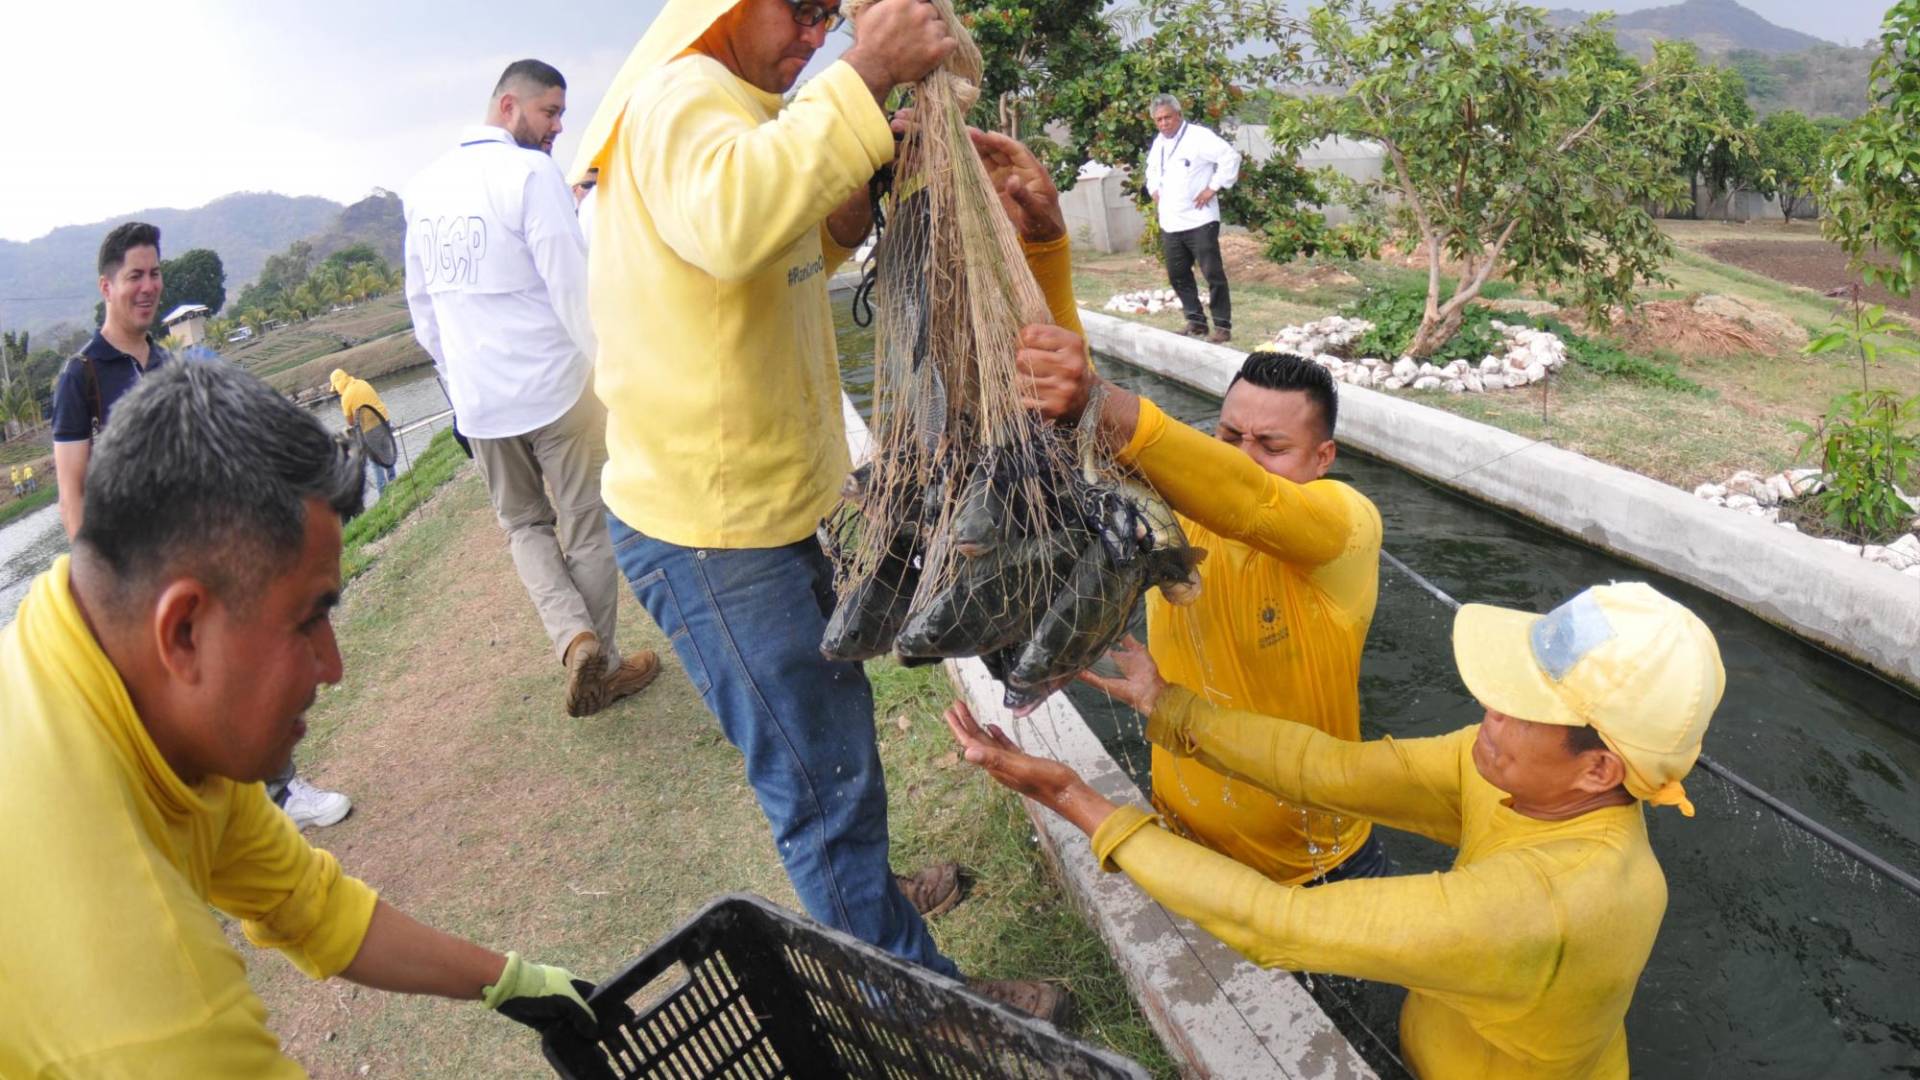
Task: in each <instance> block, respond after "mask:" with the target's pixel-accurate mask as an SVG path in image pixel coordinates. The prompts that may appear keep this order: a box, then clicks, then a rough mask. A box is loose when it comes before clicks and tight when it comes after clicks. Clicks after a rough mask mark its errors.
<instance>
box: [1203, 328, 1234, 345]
mask: <svg viewBox="0 0 1920 1080" xmlns="http://www.w3.org/2000/svg"><path fill="white" fill-rule="evenodd" d="M1207 340H1208V341H1210V342H1212V343H1214V344H1215V345H1225V344H1226V343H1227V342H1229V341H1232V340H1233V331H1231V330H1229V329H1227V328H1226V327H1224V326H1216V327H1214V330H1213V333H1211V334H1208V335H1207Z"/></svg>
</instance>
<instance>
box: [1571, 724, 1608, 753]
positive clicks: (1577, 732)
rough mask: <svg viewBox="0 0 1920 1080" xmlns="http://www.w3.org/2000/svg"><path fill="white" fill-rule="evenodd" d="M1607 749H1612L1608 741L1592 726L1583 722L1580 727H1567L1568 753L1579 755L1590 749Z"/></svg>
mask: <svg viewBox="0 0 1920 1080" xmlns="http://www.w3.org/2000/svg"><path fill="white" fill-rule="evenodd" d="M1607 749H1610V747H1608V746H1607V741H1606V740H1605V739H1602V738H1601V737H1600V732H1598V731H1596V730H1594V728H1593V727H1592V726H1590V725H1587V724H1582V725H1580V726H1579V727H1570V728H1568V729H1567V753H1569V754H1573V755H1576V756H1578V755H1580V754H1584V753H1586V752H1587V751H1589V750H1607Z"/></svg>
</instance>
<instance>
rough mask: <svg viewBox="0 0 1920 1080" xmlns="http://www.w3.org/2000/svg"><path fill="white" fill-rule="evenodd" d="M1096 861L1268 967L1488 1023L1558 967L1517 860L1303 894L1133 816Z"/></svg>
mask: <svg viewBox="0 0 1920 1080" xmlns="http://www.w3.org/2000/svg"><path fill="white" fill-rule="evenodd" d="M1143 823H1144V824H1143ZM1093 852H1094V856H1095V857H1096V858H1097V859H1099V860H1100V865H1101V866H1102V867H1104V868H1106V869H1107V870H1110V871H1111V870H1120V871H1124V872H1125V873H1126V875H1127V876H1128V877H1130V878H1132V879H1133V881H1134V882H1135V883H1136V884H1138V885H1139V886H1140V888H1141V889H1142V890H1144V891H1145V892H1146V893H1147V895H1149V896H1151V897H1153V898H1154V899H1155V900H1157V901H1159V902H1160V903H1161V904H1164V905H1165V906H1166V907H1167V908H1168V909H1169V910H1171V911H1173V912H1175V913H1176V914H1179V915H1183V916H1185V917H1186V918H1189V919H1192V920H1193V921H1194V922H1196V923H1198V924H1200V926H1202V927H1204V928H1205V929H1206V930H1207V932H1208V933H1210V934H1212V935H1214V936H1215V937H1217V938H1219V939H1220V940H1221V941H1224V942H1226V943H1227V944H1228V945H1230V946H1232V947H1233V948H1234V949H1235V950H1237V951H1238V952H1240V953H1241V954H1242V955H1244V956H1245V957H1247V959H1249V960H1252V961H1253V962H1254V963H1256V964H1259V965H1261V966H1263V967H1278V968H1286V969H1288V970H1290V971H1321V972H1328V973H1331V974H1338V975H1350V976H1353V977H1355V978H1361V979H1375V980H1378V981H1380V982H1391V983H1399V984H1400V985H1402V986H1406V987H1409V988H1412V989H1415V990H1423V991H1426V992H1428V993H1432V994H1435V995H1436V996H1439V997H1441V998H1442V999H1443V1000H1447V1001H1449V1002H1451V1003H1452V1004H1454V1005H1455V1006H1456V1007H1460V1008H1462V1010H1463V1011H1466V1012H1468V1013H1469V1014H1473V1013H1475V1012H1478V1013H1480V1014H1481V1015H1487V1014H1488V1013H1490V1012H1493V1011H1495V1010H1498V1009H1503V1008H1504V1009H1511V1008H1513V1007H1517V1006H1522V1005H1524V1004H1526V1003H1528V1002H1530V1001H1532V1000H1534V999H1535V998H1537V997H1538V996H1539V993H1540V991H1541V990H1542V988H1543V987H1544V986H1545V985H1546V984H1547V981H1548V980H1549V979H1551V978H1552V976H1553V972H1554V970H1555V967H1556V965H1557V963H1558V960H1559V955H1560V943H1561V941H1562V938H1563V935H1562V934H1561V932H1560V927H1559V925H1558V921H1557V918H1556V916H1555V915H1554V910H1555V908H1554V905H1553V903H1552V897H1551V895H1550V893H1549V892H1548V890H1547V886H1546V883H1545V881H1544V879H1542V878H1541V877H1540V876H1539V875H1538V874H1536V873H1534V872H1533V871H1532V869H1531V868H1530V866H1529V865H1528V864H1527V863H1526V861H1525V860H1524V859H1521V858H1518V857H1514V858H1498V857H1496V858H1493V859H1489V860H1486V861H1484V862H1481V863H1475V864H1473V865H1471V866H1468V867H1464V868H1462V869H1458V870H1452V871H1449V872H1447V873H1444V874H1419V875H1407V876H1403V877H1387V878H1364V879H1358V880H1352V881H1339V882H1334V883H1332V884H1329V885H1321V886H1318V887H1315V888H1311V889H1303V888H1297V887H1293V886H1287V885H1280V884H1276V883H1275V882H1273V881H1272V880H1271V879H1269V878H1267V877H1266V876H1264V875H1262V874H1260V873H1258V872H1256V871H1254V870H1251V869H1249V868H1247V867H1245V866H1242V865H1240V864H1239V863H1237V862H1234V861H1233V860H1232V859H1229V858H1227V857H1226V856H1225V855H1221V854H1219V853H1218V852H1215V851H1211V850H1208V849H1207V848H1204V847H1201V846H1200V845H1199V844H1196V843H1194V842H1193V841H1191V840H1187V839H1184V838H1182V837H1179V836H1175V835H1174V834H1172V833H1170V832H1168V831H1167V830H1165V829H1163V828H1160V827H1159V826H1158V825H1157V824H1155V823H1153V822H1152V820H1151V819H1150V818H1148V817H1147V815H1146V814H1145V812H1143V811H1141V810H1140V809H1139V808H1138V807H1131V806H1128V807H1122V808H1121V809H1119V810H1117V811H1115V812H1114V813H1113V814H1111V815H1109V816H1108V818H1107V820H1106V821H1105V822H1104V823H1102V824H1101V826H1100V828H1099V829H1098V830H1096V831H1095V832H1094V835H1093Z"/></svg>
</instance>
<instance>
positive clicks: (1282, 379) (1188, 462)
mask: <svg viewBox="0 0 1920 1080" xmlns="http://www.w3.org/2000/svg"><path fill="white" fill-rule="evenodd" d="M1027 344H1028V348H1027V349H1026V350H1025V351H1024V352H1023V353H1022V355H1021V363H1022V365H1023V366H1024V367H1025V369H1026V370H1027V372H1028V374H1029V375H1030V376H1031V377H1033V378H1035V379H1036V380H1038V382H1037V383H1036V386H1037V387H1038V388H1039V389H1040V390H1042V391H1047V392H1050V393H1051V396H1048V397H1047V399H1046V400H1045V401H1044V402H1040V403H1041V404H1043V405H1044V406H1045V411H1047V412H1048V414H1049V415H1051V416H1054V417H1061V416H1064V415H1071V416H1078V415H1079V411H1080V409H1081V408H1082V407H1083V406H1084V403H1085V401H1086V400H1087V395H1088V394H1089V393H1090V392H1091V389H1092V387H1093V386H1094V385H1095V384H1096V383H1099V382H1100V381H1101V380H1100V379H1099V376H1098V375H1096V374H1095V373H1094V372H1093V371H1092V370H1091V368H1090V367H1088V365H1087V364H1086V362H1085V348H1084V345H1083V344H1082V343H1081V341H1080V340H1079V339H1078V338H1077V337H1076V336H1074V335H1072V334H1071V333H1069V332H1068V331H1066V330H1063V329H1059V328H1040V329H1034V330H1029V331H1028V332H1027ZM1105 386H1106V393H1105V395H1104V400H1105V402H1106V406H1105V409H1104V410H1103V411H1104V412H1106V413H1109V414H1113V415H1114V416H1115V417H1117V420H1116V422H1114V423H1107V424H1104V428H1105V437H1106V438H1107V440H1108V442H1109V443H1110V444H1111V445H1112V446H1113V447H1114V448H1115V449H1116V450H1117V451H1118V452H1119V453H1120V456H1121V457H1122V458H1123V459H1124V460H1126V461H1129V462H1131V463H1132V464H1133V465H1135V466H1136V467H1138V468H1139V469H1140V471H1141V473H1142V474H1143V475H1144V476H1145V477H1146V479H1147V482H1148V483H1150V484H1152V485H1153V487H1154V489H1155V490H1157V491H1158V492H1159V493H1160V494H1161V495H1162V496H1163V497H1164V498H1165V499H1166V500H1167V502H1168V503H1169V504H1170V505H1171V506H1172V507H1173V509H1174V510H1175V511H1177V512H1178V513H1179V514H1180V524H1181V526H1182V527H1183V528H1184V529H1185V530H1186V533H1187V539H1188V540H1189V541H1190V542H1191V543H1192V544H1193V545H1194V546H1195V547H1197V548H1203V549H1205V550H1206V551H1207V553H1208V554H1207V558H1206V561H1205V562H1203V563H1201V564H1200V576H1201V584H1202V588H1201V591H1200V599H1199V600H1198V601H1197V602H1196V603H1194V604H1193V605H1191V606H1189V607H1176V606H1174V605H1172V604H1169V603H1168V602H1167V601H1166V600H1165V599H1164V598H1163V597H1162V596H1161V595H1160V593H1159V592H1158V591H1154V592H1152V593H1149V594H1148V598H1147V643H1148V646H1149V647H1150V648H1151V649H1152V650H1153V658H1154V660H1155V661H1156V662H1157V663H1158V664H1159V666H1160V669H1161V670H1162V671H1164V672H1165V673H1166V677H1167V679H1168V681H1169V682H1172V683H1174V684H1175V685H1177V686H1183V687H1185V688H1187V689H1188V690H1191V691H1193V692H1195V693H1197V694H1200V695H1201V696H1203V697H1204V698H1206V699H1207V700H1208V701H1210V702H1212V703H1214V704H1216V705H1221V706H1225V707H1230V708H1235V709H1245V710H1248V711H1250V712H1256V713H1262V714H1265V715H1267V716H1284V717H1286V718H1288V719H1289V720H1293V721H1295V722H1297V723H1301V724H1306V725H1308V726H1309V727H1313V728H1317V729H1319V730H1321V731H1324V732H1326V733H1327V734H1329V735H1332V736H1334V737H1335V738H1340V739H1348V740H1357V739H1359V738H1360V690H1359V679H1360V654H1361V652H1362V651H1363V650H1364V649H1365V648H1366V643H1367V630H1368V628H1369V627H1370V626H1371V625H1372V623H1373V608H1374V601H1375V599H1376V598H1377V596H1378V594H1379V587H1380V529H1381V527H1380V512H1379V511H1378V510H1377V509H1375V507H1374V505H1373V503H1372V502H1371V501H1370V500H1369V499H1368V498H1367V497H1366V496H1365V495H1362V494H1361V493H1360V492H1358V491H1356V490H1355V489H1354V488H1352V487H1351V486H1349V485H1347V484H1345V483H1343V482H1341V481H1339V480H1334V479H1330V478H1328V477H1327V471H1328V470H1329V469H1330V468H1332V466H1333V462H1334V458H1335V456H1336V454H1337V452H1338V451H1337V449H1336V447H1335V444H1334V441H1333V438H1334V428H1335V425H1336V423H1337V421H1338V418H1339V398H1338V396H1337V395H1336V393H1335V391H1334V384H1333V378H1332V376H1330V375H1328V374H1327V372H1326V369H1324V368H1322V367H1320V366H1319V365H1318V364H1315V363H1313V362H1312V361H1309V360H1304V359H1302V358H1300V357H1297V356H1292V355H1289V354H1285V353H1278V352H1265V351H1258V352H1254V353H1252V354H1251V355H1249V356H1248V357H1247V359H1246V362H1245V364H1244V365H1243V366H1242V367H1241V369H1240V372H1239V374H1237V375H1235V376H1234V379H1233V383H1232V384H1231V386H1229V387H1228V389H1227V395H1226V398H1225V399H1224V400H1223V401H1222V402H1221V407H1220V421H1219V425H1218V427H1217V429H1216V434H1217V438H1211V439H1210V438H1208V437H1207V436H1205V435H1203V434H1201V433H1200V432H1198V431H1195V430H1193V429H1192V428H1190V427H1188V426H1187V425H1185V424H1182V423H1180V422H1179V421H1177V420H1171V419H1169V418H1168V417H1167V415H1166V414H1165V413H1163V412H1161V411H1160V410H1159V409H1158V408H1157V407H1155V406H1154V404H1153V402H1151V401H1147V400H1145V399H1143V398H1140V397H1137V396H1135V395H1134V394H1131V393H1129V392H1127V391H1125V390H1122V389H1120V388H1119V387H1116V386H1113V385H1111V384H1105ZM1153 802H1154V806H1155V807H1156V808H1157V809H1158V810H1159V811H1160V812H1161V813H1162V814H1163V815H1165V816H1166V819H1167V821H1168V823H1169V824H1170V825H1172V826H1173V827H1174V828H1175V829H1177V830H1179V831H1180V832H1182V833H1183V834H1185V835H1187V836H1190V837H1192V838H1193V839H1195V840H1198V841H1200V842H1201V843H1203V844H1205V845H1207V846H1208V847H1210V848H1212V849H1214V850H1215V851H1218V852H1220V853H1221V854H1224V855H1227V856H1230V857H1232V858H1233V859H1234V860H1235V861H1236V862H1239V863H1242V864H1243V865H1246V866H1250V867H1252V868H1253V869H1255V870H1258V871H1260V872H1261V873H1263V874H1265V875H1267V876H1268V877H1270V878H1272V879H1274V880H1275V881H1278V882H1280V883H1281V884H1283V885H1299V884H1305V883H1307V882H1311V881H1315V880H1321V881H1338V880H1341V879H1342V878H1347V877H1373V876H1378V875H1381V874H1385V873H1386V872H1387V869H1388V861H1387V855H1386V852H1385V851H1384V850H1383V849H1382V848H1381V846H1380V842H1379V841H1378V840H1377V839H1374V837H1373V833H1372V826H1371V825H1370V824H1369V823H1368V822H1367V820H1366V819H1365V818H1364V817H1356V816H1354V815H1352V814H1346V813H1326V812H1323V811H1319V810H1310V809H1307V808H1305V807H1301V806H1296V805H1291V804H1289V803H1287V802H1286V801H1285V800H1284V799H1276V798H1275V797H1274V795H1273V794H1272V793H1271V792H1265V791H1260V790H1258V789H1256V788H1254V787H1253V786H1251V785H1249V784H1247V783H1245V782H1244V781H1243V780H1242V779H1240V778H1237V777H1233V776H1227V775H1224V774H1221V773H1219V772H1217V771H1215V770H1214V769H1212V768H1210V767H1209V766H1208V765H1207V764H1206V763H1204V762H1201V761H1197V760H1195V759H1193V758H1191V757H1178V756H1176V755H1173V754H1171V753H1168V752H1167V751H1165V750H1163V749H1159V748H1155V749H1154V751H1153Z"/></svg>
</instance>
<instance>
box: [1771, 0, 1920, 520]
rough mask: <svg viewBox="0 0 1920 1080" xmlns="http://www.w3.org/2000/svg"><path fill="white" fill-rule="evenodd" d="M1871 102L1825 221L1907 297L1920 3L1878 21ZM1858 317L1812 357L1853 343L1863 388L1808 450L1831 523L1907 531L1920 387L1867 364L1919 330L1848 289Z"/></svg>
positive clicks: (1919, 143) (1918, 247)
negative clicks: (1879, 381)
mask: <svg viewBox="0 0 1920 1080" xmlns="http://www.w3.org/2000/svg"><path fill="white" fill-rule="evenodd" d="M1880 42H1881V53H1880V57H1879V59H1877V60H1876V61H1874V65H1873V76H1872V82H1871V83H1870V85H1869V90H1868V97H1869V100H1871V101H1872V105H1871V107H1869V108H1868V110H1867V111H1866V112H1865V113H1864V114H1863V115H1861V116H1860V117H1859V118H1858V119H1856V120H1854V121H1853V122H1852V123H1850V124H1848V125H1847V126H1846V127H1845V128H1843V129H1841V130H1840V131H1839V133H1837V134H1835V135H1834V136H1833V137H1832V138H1831V139H1830V140H1829V141H1828V142H1827V144H1826V151H1825V159H1826V160H1825V163H1824V165H1823V167H1822V170H1821V172H1822V175H1823V176H1830V177H1831V178H1832V180H1833V183H1834V185H1835V186H1834V187H1833V189H1832V190H1831V191H1830V192H1829V193H1828V194H1827V196H1826V200H1825V206H1824V209H1825V211H1826V216H1825V217H1824V219H1823V220H1822V225H1821V229H1822V231H1823V232H1824V233H1825V234H1826V236H1827V238H1828V239H1829V240H1832V241H1834V242H1835V243H1837V244H1839V245H1840V247H1841V248H1843V249H1844V250H1845V251H1846V252H1847V254H1848V256H1849V257H1850V260H1851V266H1852V268H1853V269H1854V270H1855V271H1856V272H1858V273H1859V274H1860V275H1861V278H1862V280H1863V281H1864V282H1865V283H1868V284H1876V285H1880V286H1882V287H1884V288H1885V289H1887V290H1888V291H1889V292H1892V293H1894V294H1895V295H1897V296H1911V295H1912V294H1913V287H1914V283H1915V280H1916V277H1920V0H1899V2H1898V3H1896V4H1894V5H1893V7H1892V8H1891V9H1889V10H1888V11H1887V15H1886V18H1885V20H1883V21H1882V23H1881V35H1880ZM1851 316H1852V317H1851V318H1850V319H1849V320H1846V321H1843V322H1842V323H1840V324H1839V325H1838V326H1837V327H1836V328H1835V329H1834V330H1832V331H1830V332H1828V333H1826V334H1823V335H1821V336H1820V337H1818V338H1815V339H1814V340H1813V342H1812V343H1811V344H1809V345H1808V346H1807V352H1808V353H1809V354H1815V355H1818V354H1822V353H1834V352H1842V351H1851V352H1853V353H1855V354H1857V355H1858V357H1859V359H1860V389H1859V390H1857V391H1851V392H1849V393H1846V394H1841V395H1839V396H1837V397H1835V398H1834V399H1833V401H1831V402H1830V403H1829V404H1828V407H1827V412H1826V413H1825V415H1823V416H1821V418H1820V419H1819V421H1818V422H1817V423H1814V424H1810V425H1809V424H1796V425H1794V427H1795V428H1796V430H1799V431H1800V432H1801V433H1803V434H1804V435H1805V436H1806V440H1805V442H1804V443H1803V444H1802V446H1801V453H1802V455H1803V456H1808V457H1816V458H1818V460H1819V461H1820V462H1821V464H1822V467H1823V468H1824V469H1825V470H1826V472H1827V476H1828V482H1829V485H1830V488H1829V491H1828V492H1827V493H1825V496H1824V497H1825V500H1826V501H1825V506H1826V510H1827V517H1828V521H1829V522H1830V523H1832V524H1834V525H1836V526H1838V527H1839V528H1841V529H1842V530H1843V531H1846V532H1848V533H1849V534H1851V535H1853V536H1855V537H1857V538H1861V539H1876V538H1885V537H1888V536H1890V535H1893V534H1895V533H1897V532H1898V531H1899V530H1901V529H1903V528H1904V527H1905V526H1906V524H1907V522H1908V520H1909V519H1910V518H1911V516H1912V508H1911V507H1909V506H1908V505H1907V504H1906V502H1905V500H1904V499H1902V498H1901V497H1900V491H1899V489H1900V487H1901V485H1915V486H1920V485H1916V484H1915V481H1916V479H1917V478H1920V477H1917V475H1916V474H1920V434H1915V431H1914V429H1915V427H1916V425H1920V395H1915V396H1913V397H1909V398H1907V399H1905V400H1902V399H1900V398H1899V397H1898V396H1897V395H1895V394H1892V393H1890V392H1888V391H1886V390H1875V389H1873V387H1872V385H1871V378H1870V375H1869V369H1870V368H1871V366H1872V365H1873V364H1874V362H1875V361H1877V360H1878V359H1879V357H1880V355H1881V354H1882V353H1885V352H1889V351H1891V352H1896V353H1901V354H1905V355H1913V354H1915V353H1916V352H1920V350H1917V349H1916V348H1915V342H1914V339H1913V333H1912V331H1911V330H1910V329H1908V327H1907V325H1906V324H1905V323H1903V322H1899V321H1896V320H1894V319H1890V318H1888V317H1887V314H1886V309H1885V308H1883V307H1866V306H1864V305H1863V304H1862V303H1861V298H1860V287H1859V286H1858V285H1856V286H1855V287H1854V289H1853V303H1852V305H1851Z"/></svg>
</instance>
